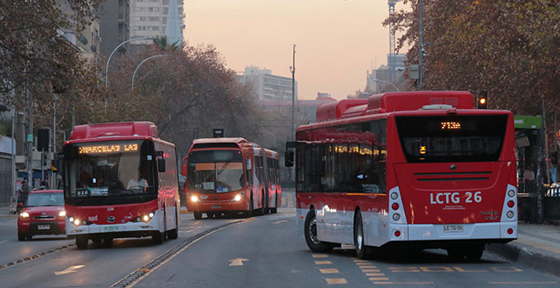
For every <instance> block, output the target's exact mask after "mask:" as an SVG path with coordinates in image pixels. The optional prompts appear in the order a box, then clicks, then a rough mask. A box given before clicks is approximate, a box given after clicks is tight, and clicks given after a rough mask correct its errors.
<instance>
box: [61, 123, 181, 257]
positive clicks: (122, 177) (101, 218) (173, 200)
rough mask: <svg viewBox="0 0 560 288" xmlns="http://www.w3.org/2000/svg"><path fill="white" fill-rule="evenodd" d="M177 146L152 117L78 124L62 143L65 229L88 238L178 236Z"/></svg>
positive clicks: (83, 241) (80, 240) (79, 241)
mask: <svg viewBox="0 0 560 288" xmlns="http://www.w3.org/2000/svg"><path fill="white" fill-rule="evenodd" d="M177 168H178V166H177V157H176V153H175V146H174V145H173V144H171V143H169V142H165V141H163V140H161V139H160V138H159V137H158V131H157V127H156V126H155V125H154V124H153V123H151V122H123V123H104V124H90V125H81V126H76V127H75V128H74V131H72V135H71V137H70V140H69V141H67V142H66V143H65V144H64V177H63V178H64V201H65V208H66V234H67V235H68V236H69V237H74V238H75V239H76V245H77V246H78V248H79V249H85V248H86V247H87V244H88V241H89V239H91V240H92V241H93V242H94V243H101V241H103V243H104V245H105V246H111V245H112V241H113V238H119V237H144V236H151V237H152V239H153V241H154V242H155V243H157V244H159V243H162V242H163V240H164V239H165V237H166V236H167V237H168V238H169V239H176V238H177V236H178V227H179V221H180V212H181V211H180V200H179V188H178V173H177Z"/></svg>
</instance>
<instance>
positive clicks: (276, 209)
mask: <svg viewBox="0 0 560 288" xmlns="http://www.w3.org/2000/svg"><path fill="white" fill-rule="evenodd" d="M274 199H275V200H274V208H270V213H272V214H275V213H276V212H278V192H276V193H275V196H274Z"/></svg>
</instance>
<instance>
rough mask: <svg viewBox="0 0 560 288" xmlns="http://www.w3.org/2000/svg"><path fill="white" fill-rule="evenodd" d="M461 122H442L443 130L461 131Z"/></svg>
mask: <svg viewBox="0 0 560 288" xmlns="http://www.w3.org/2000/svg"><path fill="white" fill-rule="evenodd" d="M460 129H461V122H455V121H444V122H441V130H460Z"/></svg>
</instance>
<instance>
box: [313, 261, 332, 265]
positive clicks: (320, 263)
mask: <svg viewBox="0 0 560 288" xmlns="http://www.w3.org/2000/svg"><path fill="white" fill-rule="evenodd" d="M315 264H316V265H329V264H332V262H331V261H315Z"/></svg>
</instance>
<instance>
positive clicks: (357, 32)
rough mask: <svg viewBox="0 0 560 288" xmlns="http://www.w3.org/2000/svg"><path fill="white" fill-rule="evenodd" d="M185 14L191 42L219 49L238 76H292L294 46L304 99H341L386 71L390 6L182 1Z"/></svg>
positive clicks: (379, 0)
mask: <svg viewBox="0 0 560 288" xmlns="http://www.w3.org/2000/svg"><path fill="white" fill-rule="evenodd" d="M402 8H403V5H402V3H398V4H397V6H396V10H397V11H398V10H401V9H402ZM184 11H185V25H186V28H185V30H184V38H185V40H186V42H187V43H188V44H189V45H193V46H197V45H201V44H211V45H213V46H215V47H216V48H217V50H218V51H219V52H220V53H221V54H222V56H223V57H224V60H225V62H226V66H227V67H228V68H230V69H233V70H235V71H237V72H242V71H244V70H245V67H247V66H258V67H259V68H261V69H263V68H266V69H269V70H272V74H274V75H279V76H285V77H291V72H290V66H292V48H293V44H296V81H297V82H298V89H299V91H298V96H299V99H305V100H311V99H315V98H316V97H317V92H321V93H329V94H331V96H332V97H333V98H335V99H344V98H346V96H347V95H350V94H354V93H355V92H356V91H357V90H364V88H365V86H366V77H367V71H368V70H371V69H374V68H377V67H379V66H380V65H386V64H387V53H388V51H389V30H388V28H387V27H383V25H382V24H381V22H382V21H383V20H384V19H385V18H387V16H388V14H389V7H388V5H387V0H185V1H184ZM401 52H405V51H401Z"/></svg>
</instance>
